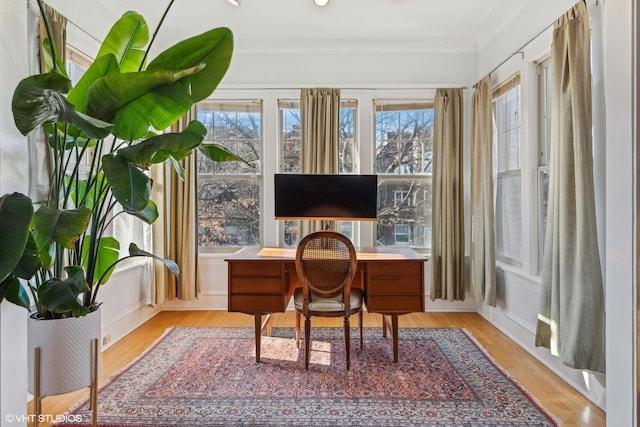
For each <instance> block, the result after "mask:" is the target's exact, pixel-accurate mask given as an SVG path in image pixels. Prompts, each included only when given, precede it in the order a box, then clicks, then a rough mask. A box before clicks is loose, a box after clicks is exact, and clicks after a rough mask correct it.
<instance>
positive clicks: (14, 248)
mask: <svg viewBox="0 0 640 427" xmlns="http://www.w3.org/2000/svg"><path fill="white" fill-rule="evenodd" d="M32 216H33V204H32V202H31V199H29V198H28V197H27V196H25V195H23V194H20V193H13V194H5V195H4V196H2V197H0V236H1V237H0V239H2V244H0V282H2V281H3V280H4V279H5V278H6V277H8V276H9V274H10V273H11V272H12V271H13V269H14V268H15V267H16V266H17V265H18V262H19V261H20V259H21V258H22V254H23V253H24V250H25V247H26V245H27V240H28V238H29V229H30V225H31V218H32Z"/></svg>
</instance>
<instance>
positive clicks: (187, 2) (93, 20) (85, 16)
mask: <svg viewBox="0 0 640 427" xmlns="http://www.w3.org/2000/svg"><path fill="white" fill-rule="evenodd" d="M532 1H533V0H330V2H329V4H328V5H327V6H325V7H322V8H321V7H318V6H315V5H314V4H313V2H312V0H241V5H240V6H233V5H232V4H230V3H229V2H228V1H227V0H175V3H174V4H173V6H172V8H171V10H170V11H169V14H168V16H167V18H166V20H165V23H164V24H163V28H162V30H161V31H160V33H159V36H158V39H157V41H156V42H155V43H157V45H156V48H158V49H164V48H166V47H168V46H169V45H170V44H173V43H174V42H175V41H176V40H180V39H183V38H187V37H189V36H191V35H196V34H199V33H201V32H203V31H206V30H208V29H211V28H214V27H219V26H226V27H229V28H231V30H232V31H233V33H234V38H235V46H236V48H235V51H236V52H237V53H241V52H245V53H246V52H253V51H256V52H269V51H283V50H284V51H286V50H296V49H305V50H307V49H329V50H349V49H363V48H364V49H381V50H391V49H393V50H416V51H434V50H436V51H437V50H440V51H465V52H477V51H478V50H479V49H482V48H483V47H484V46H485V45H486V44H487V43H488V42H489V41H490V40H491V39H492V38H493V37H495V36H496V35H497V34H498V33H499V32H500V30H502V29H503V26H504V23H505V22H508V21H509V20H510V19H511V18H513V17H514V16H515V15H517V14H518V13H519V12H520V11H521V10H522V9H523V8H524V7H525V6H526V5H527V4H529V3H531V2H532ZM47 3H48V4H50V5H51V6H53V7H54V8H56V9H57V10H59V11H60V12H61V13H63V14H64V15H65V16H67V18H68V19H69V20H70V21H71V23H72V24H73V25H74V26H77V27H80V28H82V29H84V30H85V31H86V32H88V33H89V34H90V35H91V37H93V38H96V39H98V40H101V39H102V38H103V37H104V35H105V34H106V33H107V31H108V30H109V28H110V26H111V25H112V24H113V22H115V20H117V18H119V17H120V16H121V15H122V13H124V12H125V11H127V10H135V11H137V12H139V13H141V14H142V15H143V16H144V17H145V18H146V20H147V22H148V24H149V27H150V32H151V33H153V31H154V29H155V27H156V25H157V23H158V22H159V20H160V18H161V16H162V14H163V12H164V10H165V8H166V5H168V3H169V0H85V1H77V0H47Z"/></svg>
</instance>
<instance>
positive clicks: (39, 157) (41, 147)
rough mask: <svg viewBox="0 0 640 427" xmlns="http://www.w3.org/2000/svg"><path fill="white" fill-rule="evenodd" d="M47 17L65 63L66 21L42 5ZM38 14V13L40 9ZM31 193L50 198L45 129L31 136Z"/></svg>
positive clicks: (41, 35) (50, 170)
mask: <svg viewBox="0 0 640 427" xmlns="http://www.w3.org/2000/svg"><path fill="white" fill-rule="evenodd" d="M43 9H44V14H45V16H46V17H47V20H48V21H49V24H50V25H49V26H50V29H51V33H52V37H53V42H54V43H55V46H56V52H57V53H58V55H59V58H60V61H61V62H62V63H64V62H65V58H66V52H67V18H65V17H64V16H63V15H61V14H60V13H58V12H57V11H56V10H55V9H53V8H52V7H51V6H49V5H47V4H43ZM38 12H39V10H38ZM37 19H38V37H34V39H35V41H37V46H34V49H33V50H34V52H36V55H37V57H38V60H37V63H38V64H39V65H40V67H39V68H40V69H39V70H37V71H36V70H34V72H40V73H44V72H46V71H48V70H47V65H46V63H45V58H44V55H42V52H41V49H42V41H43V40H44V39H45V38H47V37H48V35H47V30H46V28H45V25H44V20H43V19H42V17H41V16H40V15H37ZM28 142H29V193H30V196H31V198H32V199H33V200H34V201H36V202H44V201H46V200H47V197H48V195H49V187H50V182H51V175H52V173H53V158H52V153H51V149H50V148H49V144H48V142H47V136H46V134H45V132H44V131H43V130H42V128H39V129H38V130H37V131H36V132H34V133H33V134H31V135H29V137H28Z"/></svg>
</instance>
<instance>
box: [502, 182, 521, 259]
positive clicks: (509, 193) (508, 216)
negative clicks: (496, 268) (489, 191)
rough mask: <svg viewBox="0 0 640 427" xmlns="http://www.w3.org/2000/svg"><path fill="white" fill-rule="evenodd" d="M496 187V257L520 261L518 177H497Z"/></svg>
mask: <svg viewBox="0 0 640 427" xmlns="http://www.w3.org/2000/svg"><path fill="white" fill-rule="evenodd" d="M496 187H497V188H496V192H497V194H496V255H498V256H502V257H503V258H508V259H512V260H520V259H521V250H522V237H521V236H522V222H521V197H520V195H521V189H520V175H519V174H514V175H503V176H498V182H497V186H496Z"/></svg>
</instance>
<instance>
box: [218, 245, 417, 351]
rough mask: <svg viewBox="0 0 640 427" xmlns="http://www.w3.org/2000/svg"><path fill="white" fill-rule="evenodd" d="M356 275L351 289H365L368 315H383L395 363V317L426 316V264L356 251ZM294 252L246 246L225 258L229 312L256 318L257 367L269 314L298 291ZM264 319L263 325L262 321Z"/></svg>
mask: <svg viewBox="0 0 640 427" xmlns="http://www.w3.org/2000/svg"><path fill="white" fill-rule="evenodd" d="M357 255H358V273H357V274H356V277H355V279H354V283H353V284H352V286H358V287H360V288H362V289H364V298H365V306H366V309H367V311H368V312H369V313H380V314H382V315H383V317H382V318H383V323H382V331H383V336H386V334H387V329H390V331H391V335H392V338H393V361H394V362H395V363H397V362H398V315H400V314H405V313H412V312H423V311H424V263H425V261H426V258H425V257H424V256H423V255H420V254H418V253H417V252H416V251H414V250H413V249H411V248H405V247H394V248H386V247H363V248H357ZM295 256H296V250H295V249H285V248H259V247H246V248H244V249H241V250H240V251H238V252H236V253H234V254H233V255H230V256H228V257H227V258H226V259H225V261H227V262H228V263H229V281H228V283H229V285H228V286H229V301H228V311H230V312H241V313H247V314H252V315H254V318H255V336H256V362H258V363H260V337H261V335H262V331H263V329H265V328H268V334H269V335H270V334H271V322H270V315H271V314H272V313H283V312H285V311H286V309H287V306H288V305H289V301H290V299H291V296H292V295H293V291H294V289H296V288H297V287H300V286H301V284H300V282H299V280H298V275H297V273H296V266H295ZM263 315H267V318H266V319H265V321H264V322H263V321H262V316H263Z"/></svg>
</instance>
